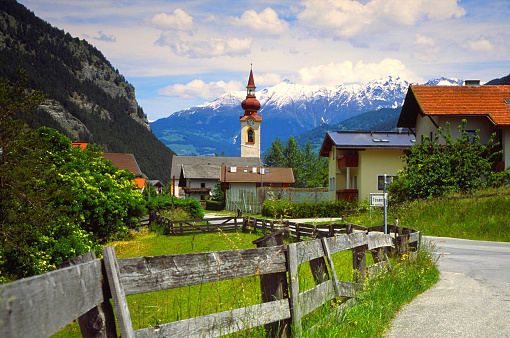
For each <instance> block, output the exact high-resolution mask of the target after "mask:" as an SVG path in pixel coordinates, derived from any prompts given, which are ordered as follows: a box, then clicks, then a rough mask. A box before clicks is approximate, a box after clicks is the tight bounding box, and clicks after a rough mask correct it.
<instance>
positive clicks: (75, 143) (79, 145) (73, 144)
mask: <svg viewBox="0 0 510 338" xmlns="http://www.w3.org/2000/svg"><path fill="white" fill-rule="evenodd" d="M71 146H72V147H80V150H83V149H85V148H87V143H84V142H73V143H72V144H71Z"/></svg>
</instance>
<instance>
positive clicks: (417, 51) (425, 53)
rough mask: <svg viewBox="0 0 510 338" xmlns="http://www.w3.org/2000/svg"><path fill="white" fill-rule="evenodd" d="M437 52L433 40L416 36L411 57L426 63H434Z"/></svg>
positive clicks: (419, 35)
mask: <svg viewBox="0 0 510 338" xmlns="http://www.w3.org/2000/svg"><path fill="white" fill-rule="evenodd" d="M439 50H440V49H439V47H438V46H436V42H435V41H434V39H432V38H430V37H428V36H424V35H421V34H416V40H415V42H414V53H413V57H415V58H416V59H418V60H422V61H426V62H431V61H436V60H437V55H438V53H439Z"/></svg>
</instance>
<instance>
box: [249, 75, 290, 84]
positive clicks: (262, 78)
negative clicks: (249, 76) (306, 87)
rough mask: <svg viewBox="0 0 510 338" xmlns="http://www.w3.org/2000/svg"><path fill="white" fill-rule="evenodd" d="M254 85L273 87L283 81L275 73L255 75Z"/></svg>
mask: <svg viewBox="0 0 510 338" xmlns="http://www.w3.org/2000/svg"><path fill="white" fill-rule="evenodd" d="M254 80H255V85H256V86H260V87H262V86H273V85H275V84H278V83H280V82H282V81H283V80H284V79H283V78H282V76H281V75H280V74H276V73H263V74H256V75H255V78H254Z"/></svg>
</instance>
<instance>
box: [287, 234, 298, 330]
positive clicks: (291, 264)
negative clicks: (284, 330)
mask: <svg viewBox="0 0 510 338" xmlns="http://www.w3.org/2000/svg"><path fill="white" fill-rule="evenodd" d="M287 270H288V271H289V285H290V287H289V292H290V295H289V302H290V316H291V319H292V334H293V336H294V337H300V336H301V330H302V328H301V304H299V278H298V263H297V248H296V243H293V244H289V245H287Z"/></svg>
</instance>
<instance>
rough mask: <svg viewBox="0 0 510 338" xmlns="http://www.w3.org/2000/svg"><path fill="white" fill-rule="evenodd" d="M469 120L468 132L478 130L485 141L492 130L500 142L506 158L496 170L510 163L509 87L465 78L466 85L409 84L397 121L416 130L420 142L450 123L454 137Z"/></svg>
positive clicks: (482, 140)
mask: <svg viewBox="0 0 510 338" xmlns="http://www.w3.org/2000/svg"><path fill="white" fill-rule="evenodd" d="M463 119H465V120H467V126H466V131H468V132H469V133H473V132H474V131H475V130H479V133H478V135H479V136H480V142H482V143H486V142H488V140H489V139H490V137H491V135H492V134H493V133H496V138H495V141H496V142H499V143H500V144H501V149H502V150H503V157H502V159H501V161H500V162H499V163H498V165H497V170H503V169H504V168H506V167H508V166H509V165H510V86H504V85H500V86H492V85H489V86H481V85H480V81H477V80H473V81H466V82H465V85H464V86H426V85H422V86H417V85H411V86H409V90H408V91H407V95H406V98H405V101H404V105H403V106H402V112H401V114H400V117H399V120H398V122H397V126H398V127H403V128H410V129H411V130H415V131H416V140H417V142H419V143H421V142H423V138H424V137H425V136H428V137H430V138H431V139H433V138H434V137H435V136H436V134H437V128H439V127H442V128H446V123H447V122H449V123H450V131H451V134H452V137H453V139H456V138H457V137H458V136H459V131H458V129H457V126H459V125H461V124H462V120H463Z"/></svg>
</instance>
